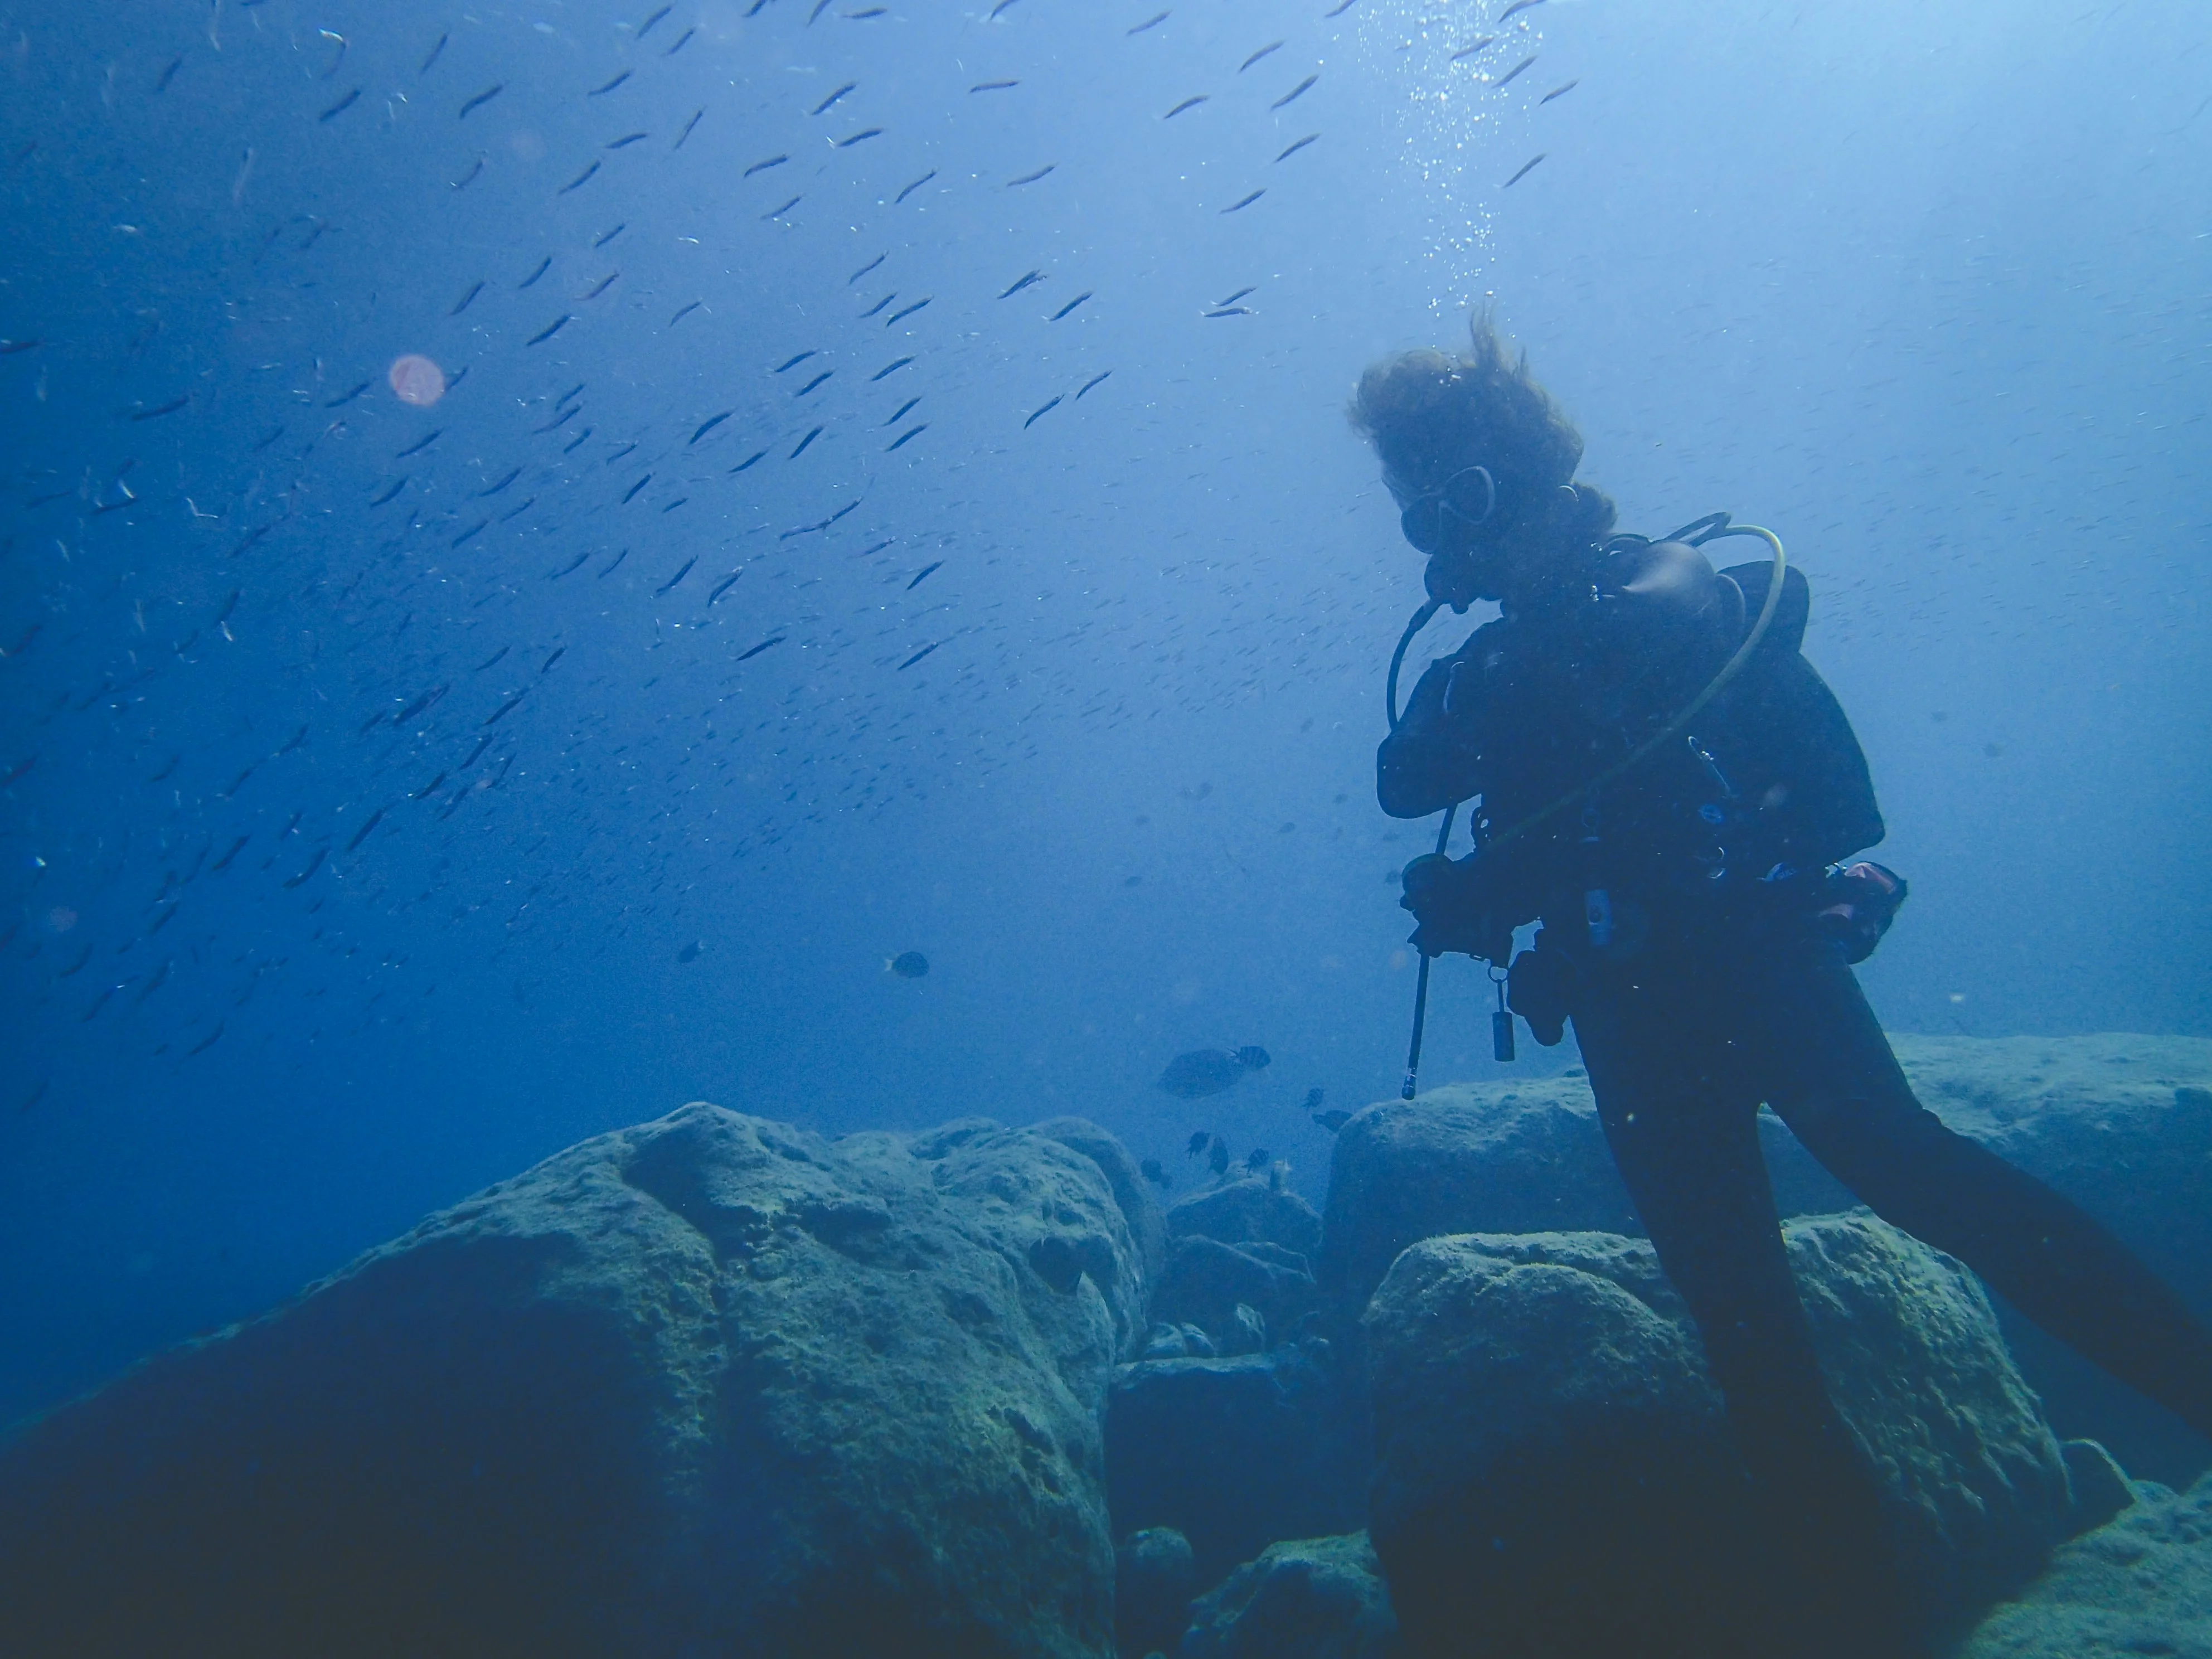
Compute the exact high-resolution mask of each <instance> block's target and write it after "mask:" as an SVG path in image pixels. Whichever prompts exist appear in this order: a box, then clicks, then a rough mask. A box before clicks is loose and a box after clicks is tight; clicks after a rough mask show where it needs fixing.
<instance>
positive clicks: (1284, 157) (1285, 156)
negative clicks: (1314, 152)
mask: <svg viewBox="0 0 2212 1659" xmlns="http://www.w3.org/2000/svg"><path fill="white" fill-rule="evenodd" d="M1318 137H1321V134H1319V133H1317V132H1310V133H1308V134H1306V136H1305V137H1303V138H1301V139H1299V140H1298V141H1297V143H1295V144H1292V145H1291V147H1290V148H1289V149H1285V151H1284V152H1283V153H1282V154H1281V155H1278V156H1277V157H1276V158H1275V159H1276V160H1277V161H1289V160H1290V159H1291V157H1292V156H1293V155H1297V153H1298V152H1299V151H1300V150H1302V149H1304V148H1305V147H1306V146H1307V145H1308V144H1310V143H1313V141H1314V140H1315V139H1316V138H1318Z"/></svg>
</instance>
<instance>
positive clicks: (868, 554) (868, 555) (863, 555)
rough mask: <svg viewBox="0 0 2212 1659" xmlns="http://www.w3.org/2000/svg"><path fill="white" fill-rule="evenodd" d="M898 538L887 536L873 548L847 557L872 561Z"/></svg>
mask: <svg viewBox="0 0 2212 1659" xmlns="http://www.w3.org/2000/svg"><path fill="white" fill-rule="evenodd" d="M897 539H898V538H897V537H896V536H886V537H885V538H884V539H883V540H882V541H879V542H878V543H877V544H875V545H874V546H873V547H864V548H862V549H861V550H860V551H859V552H857V553H851V554H848V555H847V557H848V558H854V559H872V558H873V557H875V556H876V555H877V554H878V553H880V552H882V551H883V550H884V549H885V548H887V547H889V546H890V544H892V543H893V542H895V541H896V540H897ZM908 586H912V584H911V583H909V584H908Z"/></svg>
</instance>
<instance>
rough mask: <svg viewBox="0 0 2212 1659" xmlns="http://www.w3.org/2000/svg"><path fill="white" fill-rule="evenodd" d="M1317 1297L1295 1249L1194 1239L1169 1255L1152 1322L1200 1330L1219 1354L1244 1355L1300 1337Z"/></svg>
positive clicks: (1181, 1243)
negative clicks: (1298, 1334)
mask: <svg viewBox="0 0 2212 1659" xmlns="http://www.w3.org/2000/svg"><path fill="white" fill-rule="evenodd" d="M1315 1303H1316V1292H1315V1289H1314V1278H1313V1269H1312V1267H1310V1265H1309V1264H1308V1262H1307V1261H1306V1258H1305V1257H1304V1256H1303V1255H1299V1254H1298V1252H1297V1251H1296V1250H1291V1249H1285V1248H1284V1247H1283V1246H1281V1245H1280V1244H1272V1243H1267V1241H1266V1240H1264V1239H1254V1240H1250V1241H1248V1242H1246V1243H1242V1244H1224V1243H1221V1242H1220V1241H1219V1240H1218V1239H1212V1238H1204V1237H1199V1236H1198V1235H1195V1234H1191V1235H1188V1236H1186V1237H1182V1238H1178V1239H1177V1240H1176V1242H1175V1243H1174V1245H1173V1247H1172V1248H1171V1249H1170V1250H1169V1252H1168V1262H1167V1271H1166V1272H1165V1273H1164V1274H1162V1275H1161V1278H1160V1287H1159V1291H1158V1294H1157V1295H1156V1296H1154V1297H1153V1298H1152V1318H1153V1320H1154V1322H1164V1323H1167V1324H1176V1325H1180V1324H1191V1325H1195V1326H1197V1327H1198V1328H1200V1330H1203V1331H1204V1332H1206V1334H1207V1335H1208V1336H1209V1337H1210V1338H1211V1339H1212V1343H1213V1346H1214V1350H1215V1352H1218V1353H1225V1354H1236V1353H1247V1352H1255V1351H1258V1350H1261V1349H1264V1348H1267V1347H1268V1346H1271V1345H1272V1344H1273V1342H1274V1341H1277V1340H1287V1339H1288V1338H1290V1337H1291V1336H1293V1335H1295V1334H1297V1330H1298V1322H1299V1321H1300V1320H1302V1319H1304V1317H1305V1316H1306V1315H1307V1314H1309V1313H1310V1312H1311V1311H1312V1310H1313V1309H1314V1305H1315ZM1240 1310H1242V1311H1241V1312H1240Z"/></svg>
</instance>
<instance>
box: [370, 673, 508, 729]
mask: <svg viewBox="0 0 2212 1659" xmlns="http://www.w3.org/2000/svg"><path fill="white" fill-rule="evenodd" d="M493 660H494V661H496V660H497V659H496V658H495V659H493ZM490 665H491V664H490V663H486V664H485V665H484V666H485V667H486V668H489V666H490ZM479 672H481V670H479ZM450 689H451V688H450V687H449V686H444V685H441V686H436V687H434V688H433V689H431V690H428V691H425V692H424V693H423V694H422V696H419V697H417V698H416V699H415V701H414V702H410V703H409V704H408V705H407V707H405V708H403V709H401V710H400V711H399V712H398V714H394V715H393V716H392V724H393V725H394V726H404V725H406V724H407V722H408V721H410V720H413V719H414V718H415V717H416V715H417V714H421V713H422V711H423V710H424V709H426V708H429V707H430V705H431V704H432V703H434V702H437V701H438V699H439V698H441V697H442V696H445V695H446V693H447V690H450Z"/></svg>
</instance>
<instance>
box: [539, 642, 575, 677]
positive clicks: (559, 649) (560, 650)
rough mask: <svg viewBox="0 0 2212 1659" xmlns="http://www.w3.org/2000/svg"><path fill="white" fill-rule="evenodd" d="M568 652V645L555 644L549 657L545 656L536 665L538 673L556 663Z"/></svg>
mask: <svg viewBox="0 0 2212 1659" xmlns="http://www.w3.org/2000/svg"><path fill="white" fill-rule="evenodd" d="M567 655H568V647H567V646H565V645H556V646H555V647H553V654H552V655H551V656H550V657H548V658H546V659H545V660H544V662H541V663H539V664H538V672H539V673H540V674H543V673H544V672H545V671H547V670H548V669H550V668H551V667H552V666H553V665H554V664H555V663H556V662H558V661H560V660H561V659H562V658H563V657H565V656H567Z"/></svg>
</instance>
